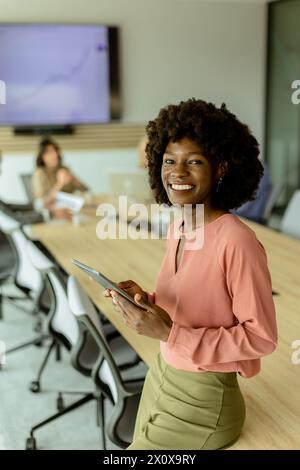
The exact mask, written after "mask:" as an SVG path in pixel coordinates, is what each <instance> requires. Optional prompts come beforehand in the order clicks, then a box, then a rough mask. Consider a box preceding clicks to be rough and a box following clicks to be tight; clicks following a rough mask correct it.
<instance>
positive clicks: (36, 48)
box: [0, 25, 110, 125]
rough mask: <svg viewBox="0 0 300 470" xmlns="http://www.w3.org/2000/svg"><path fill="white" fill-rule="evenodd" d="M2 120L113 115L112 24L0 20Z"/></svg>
mask: <svg viewBox="0 0 300 470" xmlns="http://www.w3.org/2000/svg"><path fill="white" fill-rule="evenodd" d="M0 80H3V81H4V82H5V85H6V104H5V105H1V106H0V124H2V125H43V124H44V125H48V124H55V125H60V124H84V123H87V124H88V123H102V122H108V121H109V120H110V89H109V44H108V28H107V27H106V26H93V25H83V26H79V25H0Z"/></svg>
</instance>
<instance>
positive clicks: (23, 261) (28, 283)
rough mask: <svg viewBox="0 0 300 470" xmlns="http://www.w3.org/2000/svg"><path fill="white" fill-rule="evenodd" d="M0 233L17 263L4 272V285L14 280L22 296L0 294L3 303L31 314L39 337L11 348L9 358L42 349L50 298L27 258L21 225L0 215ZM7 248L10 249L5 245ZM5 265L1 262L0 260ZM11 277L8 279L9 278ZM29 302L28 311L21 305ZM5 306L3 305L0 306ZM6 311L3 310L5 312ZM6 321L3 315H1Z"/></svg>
mask: <svg viewBox="0 0 300 470" xmlns="http://www.w3.org/2000/svg"><path fill="white" fill-rule="evenodd" d="M0 229H1V230H2V232H3V233H4V235H5V236H6V241H7V242H8V243H9V247H10V253H11V255H10V256H11V257H12V258H13V259H14V263H13V267H12V269H11V272H10V273H8V272H7V270H6V269H5V268H4V274H3V275H2V276H1V285H3V284H4V283H6V282H8V281H10V280H12V281H13V283H14V285H15V286H16V287H17V288H18V289H19V291H20V292H21V293H22V296H11V295H6V294H5V295H4V294H3V292H2V291H1V302H2V301H3V299H6V300H9V301H13V302H14V305H15V306H16V307H18V308H19V309H20V310H21V311H22V312H25V313H30V314H33V315H34V316H35V320H36V323H35V330H36V331H37V332H39V333H40V334H39V335H38V336H35V337H34V338H33V339H31V340H29V341H26V342H25V343H21V344H19V345H17V346H15V347H12V348H9V349H8V350H7V351H6V354H9V353H12V352H14V351H17V350H20V349H23V348H25V347H28V346H31V345H38V346H39V345H41V344H42V341H43V339H44V338H45V336H44V335H43V333H42V332H41V317H40V315H41V314H44V313H47V311H48V304H47V301H46V300H47V295H46V293H45V285H44V283H43V280H42V278H41V275H40V273H39V272H38V271H37V270H36V269H35V268H34V266H33V265H32V263H31V262H30V259H29V257H28V254H27V237H26V235H25V233H24V231H23V230H22V227H21V225H20V223H19V222H17V221H16V220H15V219H13V218H12V217H10V216H8V215H7V214H5V213H3V212H2V211H0ZM6 247H8V245H6ZM1 261H2V258H1ZM8 274H9V275H8ZM24 300H30V301H31V302H32V306H33V308H32V309H31V310H27V309H26V308H25V307H24V304H23V303H22V302H21V304H20V303H19V302H20V301H24ZM1 306H2V305H1ZM2 310H3V309H2ZM2 319H3V314H2Z"/></svg>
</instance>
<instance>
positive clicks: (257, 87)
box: [0, 0, 266, 193]
mask: <svg viewBox="0 0 300 470" xmlns="http://www.w3.org/2000/svg"><path fill="white" fill-rule="evenodd" d="M0 21H11V22H13V21H15V22H22V21H23V22H40V21H44V22H94V23H98V22H99V23H108V24H111V25H119V26H120V28H121V58H122V64H121V69H122V84H123V108H124V113H123V120H124V121H126V122H145V121H147V120H149V119H151V118H152V117H154V116H155V115H156V114H157V112H158V110H159V109H160V107H161V106H163V105H165V104H168V103H171V102H178V101H180V100H181V99H186V98H188V97H191V96H195V97H199V98H204V99H206V100H211V101H213V102H215V103H216V104H218V105H220V104H221V103H222V102H223V101H225V102H226V103H227V105H228V107H229V108H230V109H231V110H232V111H233V112H234V113H235V114H237V115H238V117H239V118H240V119H241V120H242V121H244V122H246V123H248V124H249V125H250V128H251V129H252V130H253V132H254V134H255V135H256V137H257V138H258V140H259V141H260V142H261V143H262V140H263V115H264V73H265V45H266V5H264V4H262V3H260V2H258V3H257V2H256V1H249V2H248V3H246V2H241V3H237V2H225V1H224V0H223V1H221V2H216V1H214V2H211V1H207V2H203V1H189V0H88V1H87V0H43V1H41V0H22V1H21V2H20V0H0ZM0 79H1V68H0ZM0 148H1V142H0ZM24 158H25V156H24ZM5 159H6V156H5ZM86 164H90V165H91V171H90V174H91V175H93V174H94V171H93V168H92V166H93V165H94V162H93V160H89V163H88V161H87V160H86ZM0 184H1V182H0ZM0 191H1V189H0ZM1 193H2V191H1Z"/></svg>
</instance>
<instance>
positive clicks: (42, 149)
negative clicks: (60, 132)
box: [36, 137, 62, 167]
mask: <svg viewBox="0 0 300 470" xmlns="http://www.w3.org/2000/svg"><path fill="white" fill-rule="evenodd" d="M48 145H51V146H52V147H54V148H55V150H56V152H57V154H58V159H59V165H61V164H62V156H61V151H60V147H59V145H58V143H57V142H55V140H54V139H52V138H51V137H44V138H43V139H42V140H41V141H40V143H39V150H38V154H37V157H36V166H37V167H41V166H45V162H44V158H43V157H44V154H45V151H46V148H47V147H48Z"/></svg>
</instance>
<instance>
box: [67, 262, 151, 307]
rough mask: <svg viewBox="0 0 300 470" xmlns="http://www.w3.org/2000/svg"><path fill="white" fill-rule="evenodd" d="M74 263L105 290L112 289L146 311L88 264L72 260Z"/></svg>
mask: <svg viewBox="0 0 300 470" xmlns="http://www.w3.org/2000/svg"><path fill="white" fill-rule="evenodd" d="M72 263H73V264H75V266H77V267H78V268H80V269H81V270H82V271H84V272H85V273H86V274H88V275H89V276H90V277H92V278H93V279H95V281H97V282H98V284H100V285H101V286H102V287H104V288H105V289H111V290H114V291H115V292H118V294H120V295H122V297H124V298H125V299H127V300H129V302H131V303H132V304H134V305H135V306H137V307H139V308H141V309H142V310H145V309H144V308H142V307H141V306H140V305H138V304H137V303H136V302H135V301H134V299H133V298H132V297H131V295H129V294H128V293H127V292H125V291H124V290H123V289H121V288H120V287H118V286H117V284H115V283H114V282H113V281H111V280H110V279H108V278H107V277H106V276H104V275H103V274H101V273H99V272H98V271H96V270H95V269H93V268H91V267H90V266H87V265H86V264H83V263H81V262H80V261H78V260H76V259H72Z"/></svg>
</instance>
